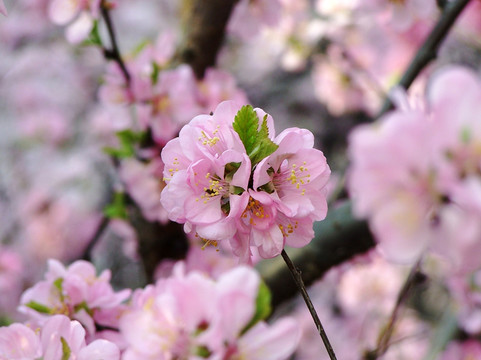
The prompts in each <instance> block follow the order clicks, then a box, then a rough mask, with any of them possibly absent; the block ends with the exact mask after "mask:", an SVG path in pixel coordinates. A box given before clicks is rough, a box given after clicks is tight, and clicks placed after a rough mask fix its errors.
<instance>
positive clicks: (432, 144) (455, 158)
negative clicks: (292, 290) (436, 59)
mask: <svg viewBox="0 0 481 360" xmlns="http://www.w3.org/2000/svg"><path fill="white" fill-rule="evenodd" d="M459 89H463V91H459ZM425 107H426V109H425V110H422V109H414V108H410V107H409V106H407V105H405V106H403V107H402V108H399V109H397V110H395V111H393V112H391V113H389V114H387V115H386V116H384V117H383V118H382V119H380V120H379V121H378V122H377V123H375V124H372V125H363V126H360V127H358V128H357V129H355V130H354V131H353V133H352V134H351V136H350V145H349V156H350V159H351V162H352V164H351V169H350V174H349V175H350V176H349V190H350V193H351V195H352V200H353V204H354V210H355V212H356V214H357V215H358V216H361V217H365V218H367V219H368V220H369V223H370V226H371V229H372V231H373V232H374V234H375V236H376V238H377V240H378V242H379V246H380V248H381V249H382V250H383V251H384V252H385V254H386V255H387V256H388V257H389V258H391V259H395V260H398V261H413V260H415V259H417V258H418V257H419V256H420V255H421V254H422V253H424V252H425V251H426V250H427V249H429V250H432V251H434V252H435V253H437V254H440V255H441V256H444V257H445V258H447V259H449V260H450V261H451V264H452V265H453V266H454V269H455V271H459V272H469V271H473V270H475V269H477V268H479V266H480V265H481V263H480V261H479V258H478V257H477V256H476V254H478V253H479V251H480V250H481V242H480V241H479V238H480V236H481V226H480V219H481V218H480V216H481V213H480V209H481V200H480V199H481V197H480V194H481V177H480V176H479V174H480V171H481V157H480V153H479V144H480V141H481V137H480V134H481V133H480V130H479V129H480V126H479V122H478V121H477V120H478V115H479V114H480V112H481V82H480V80H479V77H478V75H477V74H475V73H474V72H472V71H470V70H467V69H465V68H462V67H455V66H453V67H448V68H445V69H442V70H440V71H439V72H438V73H436V74H435V75H434V76H433V77H432V79H431V82H430V83H429V85H428V89H427V94H426V105H425Z"/></svg>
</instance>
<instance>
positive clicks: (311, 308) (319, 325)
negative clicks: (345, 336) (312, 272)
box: [281, 250, 336, 360]
mask: <svg viewBox="0 0 481 360" xmlns="http://www.w3.org/2000/svg"><path fill="white" fill-rule="evenodd" d="M281 255H282V258H283V259H284V261H285V262H286V265H287V268H288V269H289V271H290V272H291V274H292V277H293V278H294V281H295V283H296V286H297V288H298V289H299V291H300V292H301V295H302V298H303V299H304V302H305V303H306V305H307V309H308V310H309V312H310V313H311V316H312V319H313V320H314V324H316V328H317V331H318V332H319V335H320V336H321V339H322V342H323V343H324V346H325V347H326V350H327V353H328V354H329V358H330V359H331V360H336V354H335V353H334V349H333V348H332V345H331V343H330V342H329V339H328V337H327V334H326V332H325V330H324V327H323V326H322V323H321V320H320V319H319V316H318V315H317V312H316V309H315V308H314V305H313V304H312V301H311V298H310V297H309V294H308V293H307V290H306V286H305V285H304V282H303V281H302V276H301V273H300V272H299V270H297V268H296V267H295V266H294V264H293V262H292V261H291V259H290V258H289V256H288V255H287V253H286V251H285V250H282V253H281Z"/></svg>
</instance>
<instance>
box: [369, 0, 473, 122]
mask: <svg viewBox="0 0 481 360" xmlns="http://www.w3.org/2000/svg"><path fill="white" fill-rule="evenodd" d="M469 1H470V0H456V1H452V2H450V3H448V4H446V5H445V7H444V11H443V14H442V15H441V18H440V19H439V21H438V22H437V24H436V25H435V26H434V28H433V29H432V30H431V33H430V34H429V36H428V37H427V38H426V40H425V41H424V43H423V44H422V45H421V47H420V48H419V50H418V52H417V53H416V56H415V57H414V58H413V60H412V61H411V63H410V64H409V66H408V68H407V69H406V71H405V72H404V74H403V76H402V77H401V80H399V82H398V84H397V85H398V86H401V87H403V88H404V89H408V88H409V86H411V84H412V83H413V81H414V80H415V79H416V77H417V76H418V75H419V73H420V72H421V71H422V70H423V69H424V67H425V66H426V65H427V64H429V63H430V62H431V61H432V60H434V59H435V58H436V56H437V52H438V49H439V47H440V46H441V43H442V41H443V40H444V38H445V37H446V35H447V34H448V32H449V30H450V29H451V27H452V26H453V24H454V22H455V21H456V19H457V18H458V16H459V14H461V12H462V11H463V9H464V8H465V7H466V5H468V3H469ZM392 106H393V104H392V102H391V99H389V97H388V98H386V100H385V102H384V104H383V106H382V108H381V111H380V112H379V114H378V116H377V118H379V117H381V116H382V115H383V114H385V113H386V112H387V111H389V110H391V109H392Z"/></svg>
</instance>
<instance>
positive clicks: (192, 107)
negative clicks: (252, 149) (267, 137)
mask: <svg viewBox="0 0 481 360" xmlns="http://www.w3.org/2000/svg"><path fill="white" fill-rule="evenodd" d="M174 40H175V39H174V38H173V35H172V34H169V33H165V34H163V35H161V36H159V38H158V40H157V41H156V43H155V44H147V45H145V46H144V47H143V48H142V49H141V50H140V51H139V52H138V53H137V54H135V56H133V57H132V58H131V59H127V69H128V71H129V74H130V76H131V78H130V82H129V85H127V84H126V80H125V78H124V75H123V74H122V71H121V69H120V67H119V66H118V65H117V64H116V63H112V64H110V66H109V68H108V70H107V74H106V76H105V83H104V84H103V86H102V87H101V88H100V93H99V96H100V99H101V100H102V101H103V102H104V103H107V104H117V105H118V104H133V105H135V111H136V115H137V122H138V123H137V126H139V127H140V129H141V130H146V129H150V131H151V132H152V138H153V139H154V141H155V142H156V144H157V145H158V146H160V147H162V146H163V145H165V143H166V142H167V141H169V140H170V139H172V138H173V137H175V136H176V135H177V133H178V132H179V130H180V128H181V127H182V126H183V125H185V124H186V123H187V122H188V121H189V120H190V119H192V118H193V117H194V116H195V115H198V114H201V113H205V112H207V113H209V112H211V111H213V110H214V108H215V106H216V105H217V104H218V103H219V102H221V101H224V100H227V99H232V100H236V101H239V102H246V96H245V94H244V92H243V91H241V90H240V89H239V88H237V85H236V83H235V80H234V79H233V78H232V77H231V75H229V74H228V73H227V72H225V71H222V70H219V69H214V68H210V69H207V71H206V73H205V76H204V78H203V79H202V80H197V79H196V78H195V75H194V73H193V71H192V69H191V67H190V66H188V65H180V66H178V67H175V68H171V67H169V62H170V61H171V57H172V56H173V53H174V50H175V49H174V46H175V42H174Z"/></svg>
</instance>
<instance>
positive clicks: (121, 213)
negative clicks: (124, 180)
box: [104, 192, 127, 219]
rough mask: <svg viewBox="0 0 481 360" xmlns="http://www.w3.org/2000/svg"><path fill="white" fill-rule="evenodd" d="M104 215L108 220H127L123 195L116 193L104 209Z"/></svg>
mask: <svg viewBox="0 0 481 360" xmlns="http://www.w3.org/2000/svg"><path fill="white" fill-rule="evenodd" d="M104 215H105V216H107V217H108V218H110V219H127V208H126V203H125V194H124V193H122V192H116V193H115V194H114V199H113V201H112V203H110V204H108V205H107V206H105V208H104Z"/></svg>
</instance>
